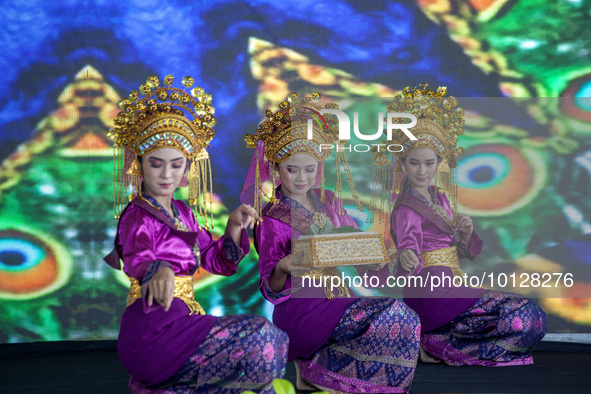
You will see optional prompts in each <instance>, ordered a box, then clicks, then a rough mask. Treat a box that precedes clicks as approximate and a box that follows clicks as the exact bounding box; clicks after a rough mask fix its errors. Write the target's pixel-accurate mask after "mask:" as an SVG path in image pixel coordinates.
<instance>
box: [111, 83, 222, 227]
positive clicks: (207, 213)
mask: <svg viewBox="0 0 591 394" xmlns="http://www.w3.org/2000/svg"><path fill="white" fill-rule="evenodd" d="M173 81H174V77H173V76H172V75H168V76H166V77H165V78H164V86H160V81H159V80H158V77H156V76H151V77H149V78H148V80H147V81H146V83H145V84H143V85H141V86H140V88H139V92H138V91H136V90H133V91H132V92H131V93H130V94H129V98H127V99H124V100H122V101H121V102H120V103H119V108H121V110H122V112H120V113H119V114H118V115H117V116H116V117H115V120H114V124H115V127H113V128H111V129H110V130H109V133H108V136H109V137H110V138H111V139H112V140H114V146H113V148H114V158H115V167H114V189H113V199H114V204H115V218H118V217H119V215H120V214H121V212H122V210H123V208H124V207H125V205H126V204H127V202H128V201H131V200H133V199H134V198H136V197H137V196H140V195H141V183H142V180H143V177H142V168H141V165H140V163H139V160H138V157H143V156H145V155H147V154H149V153H152V152H154V151H156V150H158V149H161V148H175V149H177V150H178V151H180V152H181V153H182V154H183V155H184V156H185V157H186V158H187V159H188V161H189V163H190V169H189V175H188V178H189V179H188V181H189V182H188V183H189V204H190V205H192V206H193V208H194V209H195V211H196V214H198V215H199V216H201V218H202V220H203V222H204V225H205V227H206V228H209V223H208V222H211V223H212V225H213V217H212V212H211V208H212V196H211V193H212V187H211V186H212V179H211V165H210V162H209V155H208V153H207V150H206V149H207V148H208V147H209V142H211V140H212V138H213V136H214V131H213V129H212V128H213V126H214V125H215V123H216V120H215V117H214V116H213V114H214V113H215V109H214V107H213V106H212V105H211V100H212V97H211V95H209V94H207V93H205V92H204V91H203V89H202V88H199V87H195V88H193V89H191V91H190V93H187V92H185V90H186V89H188V88H190V87H192V86H193V84H194V80H193V78H191V77H185V78H183V80H182V85H183V86H184V89H179V88H176V87H173V86H172V84H173Z"/></svg>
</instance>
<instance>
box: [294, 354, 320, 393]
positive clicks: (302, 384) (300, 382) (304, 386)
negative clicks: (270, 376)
mask: <svg viewBox="0 0 591 394" xmlns="http://www.w3.org/2000/svg"><path fill="white" fill-rule="evenodd" d="M294 364H295V369H296V387H297V389H298V390H308V391H312V390H316V386H313V385H311V384H310V383H308V382H307V381H305V380H304V379H303V378H302V374H301V373H300V364H299V362H298V360H295V361H294Z"/></svg>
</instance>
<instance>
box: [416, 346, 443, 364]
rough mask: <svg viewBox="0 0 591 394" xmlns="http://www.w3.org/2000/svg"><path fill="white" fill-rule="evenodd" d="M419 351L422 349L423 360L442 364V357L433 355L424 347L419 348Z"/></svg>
mask: <svg viewBox="0 0 591 394" xmlns="http://www.w3.org/2000/svg"><path fill="white" fill-rule="evenodd" d="M419 351H420V356H421V361H422V362H424V363H428V364H441V363H442V361H441V360H440V359H438V358H435V357H433V356H432V355H430V354H429V353H427V352H426V351H425V350H423V348H422V347H420V348H419Z"/></svg>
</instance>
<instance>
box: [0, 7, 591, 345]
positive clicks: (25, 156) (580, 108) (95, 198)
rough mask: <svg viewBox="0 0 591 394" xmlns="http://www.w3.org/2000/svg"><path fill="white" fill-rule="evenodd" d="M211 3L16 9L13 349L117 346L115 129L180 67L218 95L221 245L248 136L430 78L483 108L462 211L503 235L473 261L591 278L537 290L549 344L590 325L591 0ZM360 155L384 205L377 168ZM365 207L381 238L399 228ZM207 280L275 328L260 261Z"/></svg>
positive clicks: (0, 112) (11, 119)
mask: <svg viewBox="0 0 591 394" xmlns="http://www.w3.org/2000/svg"><path fill="white" fill-rule="evenodd" d="M194 3H195V4H187V2H183V1H180V0H179V1H169V2H165V4H163V2H156V1H153V2H152V1H139V0H138V1H135V0H130V1H128V2H125V3H124V4H123V3H120V2H117V3H115V2H108V1H60V2H44V1H30V2H21V1H16V0H14V1H5V2H3V4H2V7H0V17H1V19H2V20H3V21H4V23H3V24H2V26H0V45H1V46H2V48H3V51H2V54H0V65H2V70H3V72H2V73H0V82H1V83H2V86H3V87H4V89H2V90H0V343H12V342H29V341H40V340H41V341H43V340H52V341H54V340H73V339H114V338H116V337H117V333H118V328H119V319H120V316H121V314H122V313H123V310H124V306H125V299H126V295H127V288H128V279H127V278H126V277H125V276H124V275H122V274H121V273H118V272H116V271H115V270H113V269H111V268H110V267H108V266H107V265H106V264H105V263H104V262H102V257H103V256H104V255H106V254H107V253H108V252H109V251H110V250H111V248H112V243H113V239H114V235H115V230H116V221H115V220H114V219H113V210H112V169H113V163H112V151H111V148H110V145H111V143H110V141H109V140H107V138H106V132H107V130H108V128H109V127H110V126H111V119H112V118H113V117H114V116H115V114H116V113H117V111H118V109H117V103H118V101H119V100H120V99H121V97H123V96H124V95H126V94H127V92H129V91H130V90H132V89H137V87H138V86H139V85H140V84H141V83H143V82H144V81H145V79H146V77H147V76H148V75H158V76H159V77H161V78H162V77H163V76H164V75H168V74H173V75H175V77H177V78H181V77H183V76H185V75H191V76H193V77H194V78H195V80H196V81H197V83H196V85H198V86H201V87H203V88H204V89H205V90H206V91H208V92H211V93H212V94H213V105H214V106H215V108H216V118H217V120H218V124H217V126H216V127H215V132H216V137H215V138H214V140H213V142H212V148H211V150H210V155H211V157H212V166H213V172H214V191H215V192H216V196H215V197H216V213H215V218H216V223H215V229H214V233H216V234H217V235H219V234H221V232H223V229H224V225H225V221H226V219H227V215H228V214H229V212H230V211H231V210H232V209H233V208H234V207H236V206H237V205H238V204H239V201H238V196H239V195H240V191H241V190H242V186H243V181H244V178H245V176H246V172H247V169H248V165H249V163H250V158H251V155H252V153H253V152H252V151H251V150H248V149H246V144H245V143H244V140H243V136H244V134H245V133H247V132H248V133H252V132H253V131H254V130H255V129H256V127H257V125H258V123H259V122H260V121H261V120H262V118H263V113H264V110H265V109H267V108H270V107H274V106H276V105H277V104H278V103H279V102H280V101H282V100H283V99H284V98H285V97H286V96H287V94H288V93H289V92H290V91H297V92H298V93H299V94H306V93H311V92H313V91H318V92H320V93H321V94H322V95H323V96H330V97H333V98H335V99H337V100H339V102H340V105H341V107H342V108H347V109H349V110H354V109H355V108H357V107H355V105H358V104H356V101H355V100H353V99H352V98H358V97H367V98H369V97H392V96H393V95H394V94H395V93H396V92H398V91H400V90H401V89H402V88H404V87H405V86H409V85H410V86H416V85H418V84H420V83H425V82H427V83H429V84H430V87H437V86H438V85H443V86H447V87H448V92H449V93H450V94H451V95H454V96H456V97H458V98H462V97H466V99H460V105H461V106H462V107H466V108H467V109H468V111H467V124H466V134H465V135H464V136H462V138H461V139H460V141H461V144H462V146H464V147H465V151H464V154H463V155H462V156H461V157H460V161H459V176H460V178H459V181H460V203H461V208H462V210H463V211H464V212H467V213H470V214H471V215H472V217H473V218H474V221H475V225H476V230H477V231H478V232H479V234H480V235H481V237H482V238H483V239H484V240H485V252H484V253H483V255H481V256H480V257H479V258H478V259H477V260H476V261H475V262H474V263H473V264H477V265H479V266H480V267H485V268H487V269H496V270H502V271H503V272H571V273H573V274H574V275H575V276H574V278H575V286H573V287H572V288H563V289H560V296H561V298H549V297H546V294H545V293H544V292H540V291H535V289H532V292H531V294H530V295H531V296H532V297H542V298H541V299H540V301H539V302H540V304H541V305H542V307H543V308H544V309H545V310H546V311H547V313H548V315H549V332H589V327H590V326H591V302H589V299H588V298H580V297H581V295H586V294H591V274H590V272H591V271H590V270H589V266H590V264H591V199H590V198H589V196H590V195H591V139H590V137H591V102H590V101H589V100H590V99H589V97H590V96H591V56H589V55H590V51H591V42H590V41H591V31H590V29H591V27H590V26H591V23H590V22H591V5H590V4H589V3H588V2H583V1H553V0H547V1H533V0H521V1H510V0H498V1H494V0H489V1H480V0H479V1H476V0H472V1H446V0H433V1H428V0H421V1H418V2H413V1H386V0H384V1H372V2H360V1H353V0H351V1H346V0H335V1H330V2H328V1H327V2H318V1H308V0H305V1H298V2H273V1H266V0H263V1H252V2H246V1H235V0H227V1H212V2H207V3H205V2H194ZM468 98H474V99H468ZM485 98H486V99H485ZM359 108H360V109H359V112H360V113H362V114H364V113H371V112H372V111H373V113H375V112H376V111H375V108H374V107H371V106H368V107H363V106H360V107H359ZM380 110H381V108H380ZM361 118H362V119H367V122H369V123H368V124H367V129H368V130H374V129H375V125H374V124H373V122H374V118H373V117H370V116H367V117H363V116H362V117H361ZM364 127H365V126H364ZM356 160H361V159H357V156H354V155H353V156H352V157H351V163H352V166H353V168H354V176H355V178H356V180H357V182H358V189H359V190H360V191H361V192H362V193H361V194H362V195H361V198H362V202H363V203H364V204H365V205H366V206H367V204H368V203H369V201H370V197H371V196H370V194H369V192H363V190H366V191H367V190H370V189H369V185H368V182H369V180H371V175H370V174H371V168H370V169H367V168H366V167H364V166H363V165H362V164H360V162H357V163H356ZM327 168H329V169H332V168H334V166H333V165H332V163H329V164H328V165H327ZM345 190H346V189H345ZM180 197H182V196H180ZM346 202H347V201H346ZM347 208H348V210H349V211H350V212H351V213H352V214H353V215H355V218H356V219H357V220H358V221H359V223H360V225H361V226H362V227H363V228H365V229H372V230H380V231H382V230H383V227H384V225H383V224H380V223H374V224H373V225H370V224H367V223H366V218H367V217H366V215H367V213H357V212H354V205H352V204H350V205H348V206H347ZM466 271H467V272H470V268H469V267H466ZM195 279H196V289H197V291H196V294H197V299H198V300H199V302H200V303H201V305H202V306H203V307H204V308H205V309H206V310H207V311H208V312H210V313H213V314H217V315H221V314H234V313H258V314H262V315H265V316H268V317H270V314H271V307H270V305H269V304H266V303H264V302H263V299H262V297H261V296H260V294H259V291H258V267H257V257H256V254H255V252H254V251H253V252H251V254H250V255H249V256H248V258H247V259H246V260H245V261H243V262H242V263H241V265H240V268H239V270H238V273H237V274H236V275H234V276H233V277H229V278H225V277H216V276H212V275H208V274H206V273H204V272H203V270H201V274H200V275H197V276H196V277H195Z"/></svg>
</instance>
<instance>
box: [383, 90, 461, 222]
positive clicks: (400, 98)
mask: <svg viewBox="0 0 591 394" xmlns="http://www.w3.org/2000/svg"><path fill="white" fill-rule="evenodd" d="M419 86H420V87H421V88H417V87H414V88H412V89H410V88H409V87H406V88H404V89H403V90H402V92H401V93H400V94H398V95H397V96H395V97H394V100H393V101H392V103H391V104H389V105H388V107H387V112H398V113H408V114H413V115H414V116H416V118H417V124H416V125H415V126H414V127H412V128H409V129H408V130H409V131H410V132H411V133H412V134H413V135H414V136H415V137H416V138H417V140H411V139H410V137H408V136H407V135H406V134H405V133H393V134H392V139H391V141H389V142H390V143H391V144H397V145H400V146H402V150H401V151H399V152H395V153H393V155H394V156H397V157H398V159H397V160H396V166H395V168H394V170H393V172H392V174H391V175H390V179H391V181H390V184H391V186H390V190H389V193H390V195H397V194H400V193H401V191H402V186H403V180H404V172H403V169H402V166H401V165H400V160H401V159H402V158H404V157H406V155H408V154H409V153H410V152H412V151H413V150H415V149H417V148H421V147H425V148H429V149H431V150H433V151H434V152H435V153H436V154H437V155H438V156H439V157H440V158H441V162H440V163H439V165H438V167H437V180H436V183H437V187H438V188H439V189H441V190H444V191H445V192H446V193H447V194H448V197H449V199H450V200H451V201H450V202H451V203H452V209H453V210H454V215H455V212H456V211H457V205H456V204H457V181H456V178H457V177H456V173H455V172H456V168H457V160H456V158H457V157H458V156H459V155H460V154H461V153H462V148H461V147H457V146H456V145H457V142H458V137H459V136H460V135H462V134H463V133H464V129H463V125H464V110H463V109H462V108H459V107H458V101H457V99H456V98H455V97H453V96H450V97H445V94H446V93H447V88H446V87H444V86H440V87H438V88H437V91H435V92H434V91H433V90H431V89H427V86H428V84H426V83H425V84H421V85H419ZM393 122H395V123H398V124H403V123H410V119H409V118H395V119H393ZM382 152H383V150H382ZM382 152H379V151H378V152H375V151H374V158H375V159H376V163H375V166H376V170H375V174H374V184H375V183H376V179H377V178H380V180H379V181H381V182H382V184H383V186H382V187H379V186H375V185H374V189H375V190H378V191H379V190H382V191H383V190H387V188H386V187H385V183H386V182H385V181H384V179H385V176H384V173H385V171H384V168H382V167H384V165H388V164H389V162H388V161H387V158H386V157H385V155H384V154H383V153H382ZM377 174H379V175H377ZM379 181H378V182H379ZM374 194H375V193H374ZM377 199H379V197H377V194H375V195H374V196H373V197H372V204H375V203H376V201H377ZM382 202H383V198H382Z"/></svg>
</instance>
